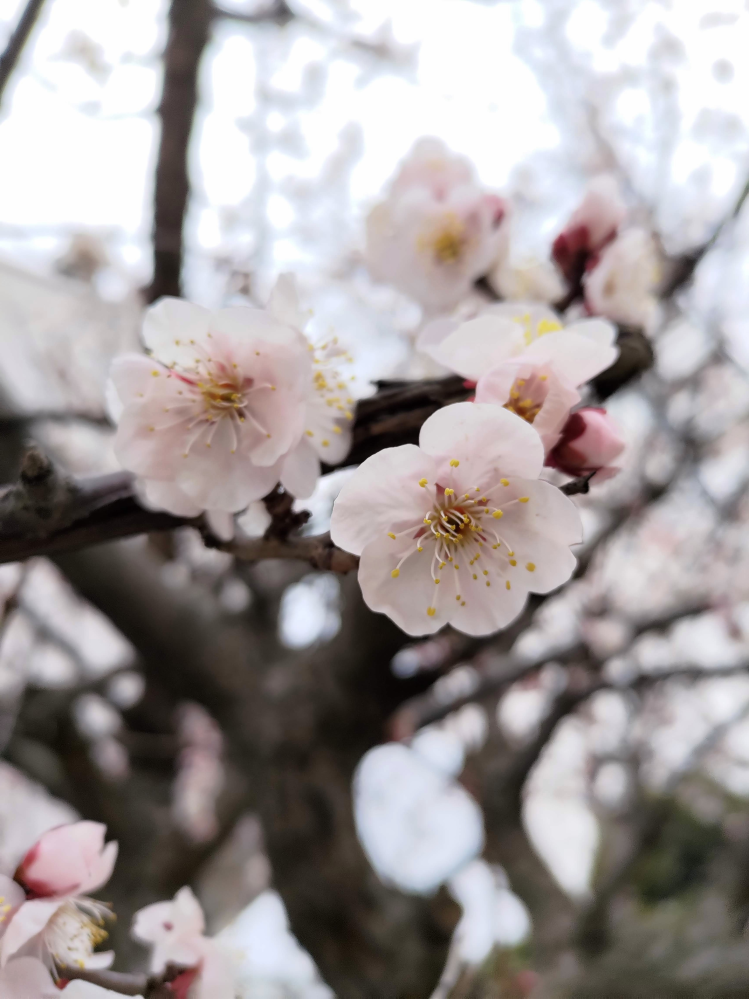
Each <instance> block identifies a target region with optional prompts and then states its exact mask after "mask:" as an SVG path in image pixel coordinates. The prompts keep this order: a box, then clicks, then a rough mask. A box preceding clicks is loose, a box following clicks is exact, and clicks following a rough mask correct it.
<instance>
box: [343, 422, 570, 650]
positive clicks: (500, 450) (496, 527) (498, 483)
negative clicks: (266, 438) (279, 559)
mask: <svg viewBox="0 0 749 999" xmlns="http://www.w3.org/2000/svg"><path fill="white" fill-rule="evenodd" d="M543 462H544V448H543V444H542V442H541V439H540V437H539V436H538V434H537V433H536V431H535V430H534V429H533V427H532V426H530V424H529V423H527V422H526V421H525V420H522V419H520V418H519V417H518V416H516V415H515V414H514V413H510V412H508V411H507V410H505V409H502V408H501V407H499V406H494V405H485V404H480V403H458V404H456V405H453V406H446V407H445V408H444V409H441V410H439V411H438V412H437V413H435V414H434V415H433V416H430V417H429V419H428V420H427V421H426V422H425V423H424V425H423V426H422V428H421V434H420V436H419V446H418V447H417V446H416V445H413V444H405V445H403V446H401V447H395V448H386V449H385V450H383V451H380V452H379V453H378V454H376V455H373V456H372V457H371V458H368V459H367V460H366V461H365V462H364V463H363V464H362V465H360V466H359V468H358V469H357V470H356V472H355V473H354V474H353V475H352V477H351V478H350V479H349V480H348V481H347V482H346V483H345V485H344V486H343V488H342V490H341V492H340V494H339V496H338V498H337V500H336V502H335V505H334V507H333V514H332V518H331V525H330V532H331V537H332V538H333V541H334V542H335V544H337V545H338V546H339V547H341V548H344V549H345V550H346V551H350V552H353V553H354V554H356V555H359V556H360V563H359V584H360V586H361V590H362V595H363V597H364V600H365V601H366V603H367V604H368V606H369V607H371V608H372V610H375V611H381V612H383V613H385V614H387V615H388V616H389V617H391V618H392V619H393V620H394V621H395V622H396V624H397V625H398V626H399V627H400V628H402V629H403V630H404V631H405V632H407V633H408V634H409V635H424V634H430V633H433V632H435V631H437V630H438V629H439V628H441V627H442V626H443V625H445V624H452V625H453V626H454V627H455V628H457V629H458V630H459V631H463V632H465V633H466V634H470V635H485V634H488V633H490V632H492V631H496V630H497V629H499V628H502V627H504V626H506V625H507V624H509V623H510V621H512V620H513V619H514V618H515V617H517V615H518V614H519V613H520V611H521V610H522V608H523V605H524V604H525V600H526V597H527V595H528V593H529V592H534V593H547V592H548V591H550V590H553V589H555V588H556V587H557V586H560V585H561V584H562V583H564V582H566V581H567V580H568V579H569V578H570V576H571V575H572V571H573V569H574V566H575V558H574V556H573V555H572V553H571V552H570V545H574V544H578V543H579V542H580V541H581V540H582V528H581V523H580V517H579V515H578V512H577V509H576V507H575V505H574V504H573V503H572V502H571V501H570V500H569V499H568V498H567V497H566V496H564V495H563V494H562V493H561V492H560V491H559V490H558V489H557V488H556V487H554V486H552V485H551V484H550V483H548V482H545V481H542V480H539V479H538V475H539V473H540V471H541V468H542V466H543Z"/></svg>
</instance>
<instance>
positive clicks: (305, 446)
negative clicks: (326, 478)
mask: <svg viewBox="0 0 749 999" xmlns="http://www.w3.org/2000/svg"><path fill="white" fill-rule="evenodd" d="M319 477H320V459H319V458H318V457H317V455H316V454H315V450H314V448H313V447H312V445H311V444H310V443H309V441H308V440H307V438H305V437H303V438H302V440H300V441H299V443H298V444H297V446H296V447H295V448H293V449H292V450H291V451H290V452H289V453H288V454H287V455H286V457H285V458H284V462H283V468H282V471H281V485H282V486H283V487H284V489H286V490H287V491H288V492H290V493H291V495H292V496H296V497H297V499H307V498H308V497H309V496H311V495H312V493H313V492H314V491H315V486H316V485H317V480H318V479H319Z"/></svg>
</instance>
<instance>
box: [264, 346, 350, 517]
mask: <svg viewBox="0 0 749 999" xmlns="http://www.w3.org/2000/svg"><path fill="white" fill-rule="evenodd" d="M309 348H310V353H311V356H312V377H311V381H310V387H309V394H308V396H307V402H306V406H305V412H304V433H303V434H302V437H301V439H300V441H299V443H298V444H297V445H296V447H295V448H293V449H292V450H291V451H290V452H289V454H288V455H287V457H286V459H285V460H284V464H283V469H282V471H281V484H282V485H283V487H284V489H287V490H288V491H289V492H290V493H291V494H292V495H293V496H296V497H297V498H298V499H307V498H308V497H309V496H311V495H312V493H313V492H314V489H315V486H316V485H317V480H318V479H319V478H320V471H321V468H320V462H321V461H324V462H325V463H326V464H328V465H337V464H339V462H341V461H343V459H344V458H345V457H346V455H347V454H348V453H349V451H350V450H351V424H352V421H353V419H354V413H353V407H354V404H355V403H354V399H353V397H352V396H351V394H350V381H349V379H348V378H347V376H346V375H345V374H344V373H343V371H342V365H343V364H344V363H349V362H350V361H351V357H350V356H349V355H348V354H347V353H346V351H345V350H344V349H343V348H342V347H341V346H340V345H339V343H338V338H337V337H332V338H330V339H329V340H326V341H325V342H323V343H320V344H312V343H310V345H309Z"/></svg>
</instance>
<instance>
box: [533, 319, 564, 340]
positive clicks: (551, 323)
mask: <svg viewBox="0 0 749 999" xmlns="http://www.w3.org/2000/svg"><path fill="white" fill-rule="evenodd" d="M561 328H562V324H561V323H558V322H557V321H556V320H555V319H542V320H541V321H540V323H539V324H538V326H537V327H536V329H537V330H538V335H539V336H543V335H544V333H556V332H557V330H560V329H561Z"/></svg>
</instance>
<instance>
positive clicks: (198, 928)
mask: <svg viewBox="0 0 749 999" xmlns="http://www.w3.org/2000/svg"><path fill="white" fill-rule="evenodd" d="M204 931H205V917H204V916H203V910H202V909H201V907H200V903H199V902H198V900H197V899H196V898H195V895H194V894H193V893H192V891H191V890H190V889H189V888H180V890H179V891H178V892H177V894H176V895H175V896H174V899H173V900H172V901H171V902H156V903H154V904H153V905H147V906H146V907H145V908H144V909H141V910H140V911H139V912H136V914H135V916H134V918H133V927H132V935H133V937H134V938H135V939H136V940H138V941H140V942H141V943H145V944H149V945H150V946H151V947H152V951H151V971H152V972H154V973H157V974H158V973H161V972H163V971H165V970H166V967H167V965H169V964H175V965H178V966H180V965H181V966H183V967H184V968H185V969H186V971H185V973H184V975H183V976H182V978H183V982H182V984H183V985H184V986H185V987H186V988H187V987H189V996H190V999H234V995H235V989H234V974H233V970H232V966H231V959H230V957H229V956H228V955H227V954H226V953H225V952H224V951H223V949H222V948H221V947H220V945H219V944H217V943H216V942H215V941H214V940H211V939H209V938H208V937H206V936H205V935H204ZM186 994H187V993H186Z"/></svg>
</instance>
